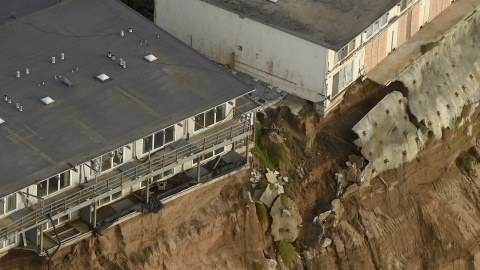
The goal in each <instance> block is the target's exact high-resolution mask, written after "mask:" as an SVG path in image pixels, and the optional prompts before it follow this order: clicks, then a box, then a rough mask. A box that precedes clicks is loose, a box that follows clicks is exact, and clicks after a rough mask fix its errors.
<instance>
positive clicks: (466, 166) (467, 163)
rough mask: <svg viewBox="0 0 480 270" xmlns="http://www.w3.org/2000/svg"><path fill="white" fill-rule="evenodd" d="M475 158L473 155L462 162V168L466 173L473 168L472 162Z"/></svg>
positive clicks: (464, 158)
mask: <svg viewBox="0 0 480 270" xmlns="http://www.w3.org/2000/svg"><path fill="white" fill-rule="evenodd" d="M473 160H475V158H474V157H473V156H471V155H466V156H464V157H463V158H462V159H461V160H460V168H461V169H462V170H464V171H466V172H469V171H470V169H471V166H472V162H473Z"/></svg>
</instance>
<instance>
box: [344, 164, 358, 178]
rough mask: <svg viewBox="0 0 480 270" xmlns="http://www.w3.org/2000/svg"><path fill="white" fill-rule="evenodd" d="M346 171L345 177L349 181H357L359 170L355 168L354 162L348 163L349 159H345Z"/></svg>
mask: <svg viewBox="0 0 480 270" xmlns="http://www.w3.org/2000/svg"><path fill="white" fill-rule="evenodd" d="M347 166H348V168H347V173H346V174H345V179H346V180H347V181H349V182H357V180H358V178H359V176H360V173H361V171H360V170H358V169H357V165H355V164H350V162H349V161H347Z"/></svg>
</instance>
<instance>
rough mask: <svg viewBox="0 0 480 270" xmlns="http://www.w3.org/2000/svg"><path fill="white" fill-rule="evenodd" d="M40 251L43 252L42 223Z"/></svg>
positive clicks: (41, 227)
mask: <svg viewBox="0 0 480 270" xmlns="http://www.w3.org/2000/svg"><path fill="white" fill-rule="evenodd" d="M40 253H43V224H42V225H40Z"/></svg>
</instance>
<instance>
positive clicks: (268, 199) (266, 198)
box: [260, 186, 278, 208]
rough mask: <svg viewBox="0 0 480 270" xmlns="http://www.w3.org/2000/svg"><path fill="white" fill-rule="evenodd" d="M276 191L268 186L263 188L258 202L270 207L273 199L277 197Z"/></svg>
mask: <svg viewBox="0 0 480 270" xmlns="http://www.w3.org/2000/svg"><path fill="white" fill-rule="evenodd" d="M277 196H278V193H277V190H276V189H271V188H270V186H267V188H265V191H263V194H262V196H261V197H260V202H262V203H264V204H265V205H266V206H267V207H268V208H270V207H272V204H273V201H275V199H276V198H277Z"/></svg>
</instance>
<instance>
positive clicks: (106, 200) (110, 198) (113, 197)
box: [98, 190, 122, 206]
mask: <svg viewBox="0 0 480 270" xmlns="http://www.w3.org/2000/svg"><path fill="white" fill-rule="evenodd" d="M121 197H122V191H121V190H120V191H119V192H117V193H114V194H112V195H109V196H107V197H105V198H103V199H101V200H100V201H99V202H98V206H102V205H104V204H107V203H109V202H112V201H115V200H117V199H119V198H121Z"/></svg>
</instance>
